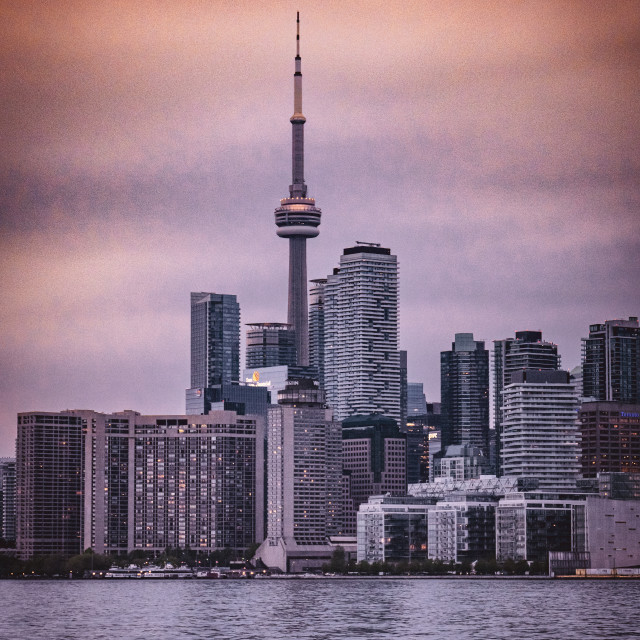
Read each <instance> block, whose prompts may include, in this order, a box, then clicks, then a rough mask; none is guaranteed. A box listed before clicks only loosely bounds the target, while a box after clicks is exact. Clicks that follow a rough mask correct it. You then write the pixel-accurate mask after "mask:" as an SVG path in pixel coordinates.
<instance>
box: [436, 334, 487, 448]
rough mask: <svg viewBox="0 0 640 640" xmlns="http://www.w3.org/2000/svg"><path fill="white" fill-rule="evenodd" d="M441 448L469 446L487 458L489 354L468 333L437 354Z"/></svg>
mask: <svg viewBox="0 0 640 640" xmlns="http://www.w3.org/2000/svg"><path fill="white" fill-rule="evenodd" d="M440 380H441V389H442V415H441V429H442V446H443V449H444V448H446V447H448V446H449V445H452V444H457V445H465V444H469V445H472V446H474V447H477V448H479V449H480V450H481V451H482V452H483V454H484V455H485V456H487V457H488V455H489V351H487V350H486V349H485V348H484V341H481V340H477V341H476V340H474V339H473V334H472V333H456V334H455V341H454V342H453V343H452V345H451V350H450V351H443V352H441V354H440Z"/></svg>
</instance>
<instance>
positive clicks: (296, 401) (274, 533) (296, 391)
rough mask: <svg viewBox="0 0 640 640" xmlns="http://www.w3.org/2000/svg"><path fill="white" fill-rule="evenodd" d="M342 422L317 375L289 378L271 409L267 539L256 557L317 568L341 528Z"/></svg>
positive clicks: (291, 567)
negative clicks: (296, 378)
mask: <svg viewBox="0 0 640 640" xmlns="http://www.w3.org/2000/svg"><path fill="white" fill-rule="evenodd" d="M340 430H341V427H340V423H339V422H336V421H334V420H333V416H332V412H331V409H328V408H327V407H326V404H325V401H324V393H323V391H322V390H321V389H320V387H319V384H318V382H317V381H312V380H297V381H290V383H289V384H288V385H287V387H286V388H285V389H284V390H282V391H280V392H279V393H278V405H277V406H274V407H271V408H270V409H269V419H268V429H267V539H266V540H265V541H264V542H263V544H262V545H261V546H260V549H259V550H258V552H257V553H256V557H257V558H260V559H261V560H262V561H263V562H264V563H265V564H266V565H267V566H268V567H278V568H279V569H280V570H282V571H285V572H299V571H304V570H306V569H309V568H312V567H315V568H319V567H321V566H322V564H323V563H324V562H327V561H328V559H329V558H330V557H331V553H332V548H331V547H330V546H329V536H331V535H334V534H337V533H339V531H340V528H341V513H340V509H341V503H342V495H341V491H342V486H341V435H340Z"/></svg>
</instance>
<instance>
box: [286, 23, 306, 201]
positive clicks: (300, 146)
mask: <svg viewBox="0 0 640 640" xmlns="http://www.w3.org/2000/svg"><path fill="white" fill-rule="evenodd" d="M290 121H291V127H292V131H291V134H292V140H291V148H292V154H291V155H292V179H291V185H290V186H289V194H290V196H291V197H292V198H304V197H306V195H307V185H306V184H305V183H304V129H303V127H304V123H305V122H306V121H307V119H306V118H305V117H304V116H303V115H302V59H301V58H300V12H299V11H298V14H297V17H296V65H295V72H294V74H293V115H292V116H291V118H290Z"/></svg>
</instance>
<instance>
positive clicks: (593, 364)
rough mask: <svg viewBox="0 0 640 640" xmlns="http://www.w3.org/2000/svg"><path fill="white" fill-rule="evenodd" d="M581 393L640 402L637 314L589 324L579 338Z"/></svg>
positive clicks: (598, 398) (601, 398)
mask: <svg viewBox="0 0 640 640" xmlns="http://www.w3.org/2000/svg"><path fill="white" fill-rule="evenodd" d="M582 378H583V391H582V395H583V396H585V397H587V398H593V399H594V400H597V401H605V400H608V401H614V402H627V403H631V404H640V327H639V325H638V318H637V317H634V316H632V317H630V318H629V319H628V320H623V319H622V320H607V321H606V322H605V323H604V324H592V325H591V326H590V327H589V337H588V338H583V339H582Z"/></svg>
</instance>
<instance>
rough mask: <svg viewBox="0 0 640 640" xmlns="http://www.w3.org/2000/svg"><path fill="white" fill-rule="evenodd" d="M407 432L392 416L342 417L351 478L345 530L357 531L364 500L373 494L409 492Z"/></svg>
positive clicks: (344, 452) (345, 470)
mask: <svg viewBox="0 0 640 640" xmlns="http://www.w3.org/2000/svg"><path fill="white" fill-rule="evenodd" d="M406 460H407V436H406V434H404V433H401V432H400V429H399V428H398V425H397V423H396V421H395V420H393V419H392V418H386V417H385V416H381V415H370V416H352V417H350V418H346V419H345V420H343V421H342V472H343V474H345V475H346V476H348V478H349V503H348V504H349V505H350V507H351V508H350V509H347V508H346V506H345V508H344V513H343V523H344V528H343V531H344V533H345V534H346V535H355V534H356V518H357V513H358V509H359V507H360V505H361V504H363V503H365V502H366V501H367V500H368V499H369V497H370V496H374V495H381V494H386V495H390V496H403V495H405V494H406V492H407V467H406Z"/></svg>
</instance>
